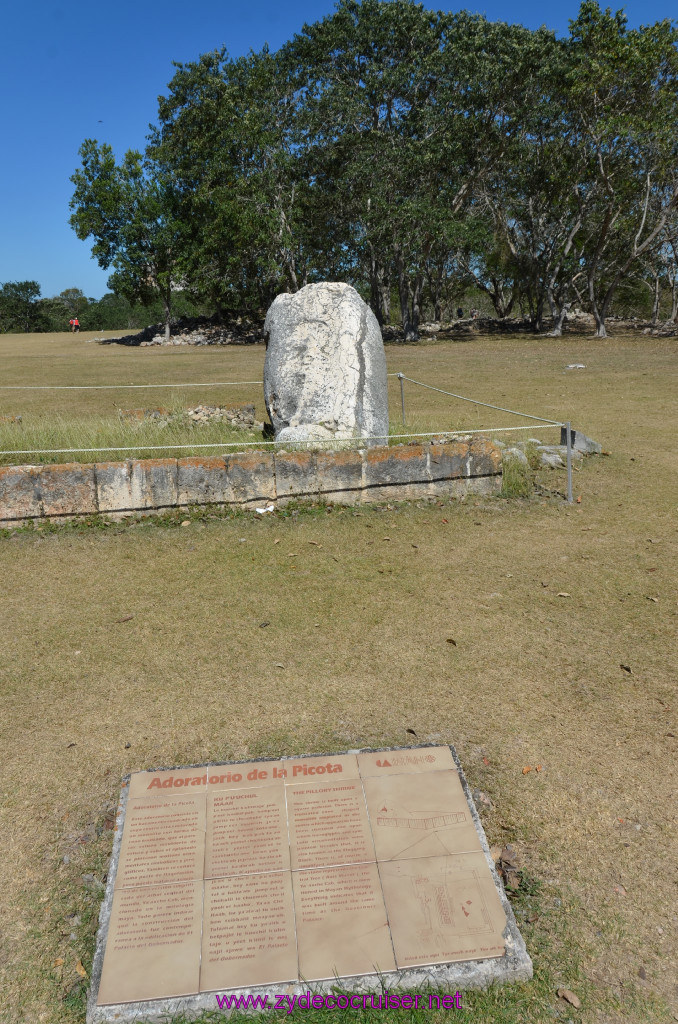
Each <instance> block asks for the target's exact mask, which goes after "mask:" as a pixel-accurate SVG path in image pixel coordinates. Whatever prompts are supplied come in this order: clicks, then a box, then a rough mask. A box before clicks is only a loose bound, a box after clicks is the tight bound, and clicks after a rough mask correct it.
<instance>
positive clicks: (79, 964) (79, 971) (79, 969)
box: [75, 960, 87, 978]
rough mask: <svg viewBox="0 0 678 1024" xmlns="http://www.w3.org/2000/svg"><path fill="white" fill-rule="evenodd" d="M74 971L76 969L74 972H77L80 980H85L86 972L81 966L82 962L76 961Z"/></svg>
mask: <svg viewBox="0 0 678 1024" xmlns="http://www.w3.org/2000/svg"><path fill="white" fill-rule="evenodd" d="M75 969H76V971H77V972H78V974H79V975H80V977H81V978H86V977H87V971H86V970H85V968H84V967H83V966H82V960H78V962H77V964H76V965H75Z"/></svg>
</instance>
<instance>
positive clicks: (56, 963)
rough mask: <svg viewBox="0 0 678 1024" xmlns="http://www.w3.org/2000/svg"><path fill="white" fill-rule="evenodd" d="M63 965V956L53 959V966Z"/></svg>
mask: <svg viewBox="0 0 678 1024" xmlns="http://www.w3.org/2000/svg"><path fill="white" fill-rule="evenodd" d="M63 965H64V958H63V957H62V956H58V957H57V958H56V960H52V967H63Z"/></svg>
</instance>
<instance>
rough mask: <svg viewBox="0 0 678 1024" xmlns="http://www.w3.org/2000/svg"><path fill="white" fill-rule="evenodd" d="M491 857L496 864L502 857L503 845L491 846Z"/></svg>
mask: <svg viewBox="0 0 678 1024" xmlns="http://www.w3.org/2000/svg"><path fill="white" fill-rule="evenodd" d="M490 857H491V858H492V860H493V861H494V863H495V864H496V863H497V861H498V860H500V859H501V846H491V847H490Z"/></svg>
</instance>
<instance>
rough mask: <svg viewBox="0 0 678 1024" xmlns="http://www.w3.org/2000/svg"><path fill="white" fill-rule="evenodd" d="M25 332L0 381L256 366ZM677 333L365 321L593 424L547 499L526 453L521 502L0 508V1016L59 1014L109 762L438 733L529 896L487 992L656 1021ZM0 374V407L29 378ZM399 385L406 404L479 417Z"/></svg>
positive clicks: (479, 378)
mask: <svg viewBox="0 0 678 1024" xmlns="http://www.w3.org/2000/svg"><path fill="white" fill-rule="evenodd" d="M26 337H27V338H28V341H26V343H25V344H24V341H23V340H22V342H21V344H19V342H17V341H16V339H12V340H11V341H8V338H7V336H4V337H2V338H0V353H1V354H2V357H3V364H4V368H5V373H4V382H6V383H9V382H16V383H29V382H36V383H43V382H44V383H47V382H49V381H50V380H55V379H56V380H59V381H65V380H67V379H70V380H72V379H73V375H74V374H75V373H76V372H77V374H78V380H79V381H81V382H87V381H89V380H95V381H99V382H104V381H108V382H120V381H121V380H136V381H148V380H157V381H161V380H180V379H182V377H183V379H191V378H189V377H188V376H187V375H189V374H191V375H193V379H196V380H210V379H212V380H215V379H216V380H259V379H261V377H260V374H261V367H262V362H263V350H262V349H260V348H253V347H249V348H247V349H235V348H227V349H223V350H212V349H208V348H204V349H191V350H189V351H186V352H184V351H179V350H178V349H160V348H158V349H152V348H149V349H143V350H130V349H125V350H122V351H117V350H116V348H115V346H106V347H100V346H93V345H86V344H84V343H83V339H82V338H78V339H75V340H74V339H72V338H63V337H61V338H59V337H55V339H54V340H53V341H49V340H47V341H45V340H43V341H42V342H40V341H39V340H36V337H37V336H33V337H31V336H26ZM50 346H51V347H50ZM677 357H678V344H677V343H676V341H675V340H670V339H667V340H665V339H648V338H642V340H641V339H618V340H614V339H612V340H609V341H606V342H600V341H596V340H595V339H592V338H583V337H581V338H578V337H572V336H570V337H566V338H564V339H560V340H554V339H543V338H542V339H539V338H537V339H535V338H528V337H520V338H506V337H480V338H475V339H473V340H472V341H469V342H465V343H456V344H453V343H440V344H432V345H420V346H412V347H410V346H402V347H400V346H398V347H396V346H389V347H388V349H387V358H388V362H389V370H391V371H402V372H404V373H406V374H407V376H410V377H413V378H415V379H418V380H422V381H427V382H430V383H434V384H435V385H436V386H438V387H442V388H445V389H449V390H451V391H454V392H457V393H461V394H464V395H470V396H473V397H475V398H478V399H480V400H482V401H488V402H492V403H495V404H498V405H508V406H509V407H511V408H517V409H521V410H524V411H527V412H532V413H534V414H536V415H543V416H546V417H553V418H554V419H571V420H572V423H573V426H574V427H575V428H578V429H581V430H583V431H584V432H585V433H587V434H589V435H590V436H592V437H593V438H595V439H596V440H598V441H600V442H601V443H602V444H603V447H604V449H605V450H606V452H608V453H609V454H606V455H605V456H601V457H596V458H590V459H587V460H586V461H585V463H584V465H583V466H582V467H581V469H578V471H577V472H576V475H575V494H576V496H577V497H580V498H581V501H580V502H578V503H576V504H575V505H574V506H571V507H568V506H566V505H564V504H563V503H562V501H561V500H560V499H559V498H558V497H557V496H556V495H555V494H554V493H553V492H557V491H562V490H563V487H564V479H563V476H562V474H561V473H559V472H556V471H552V472H550V473H544V474H542V476H541V477H540V482H541V484H542V487H543V488H545V489H543V490H542V491H540V492H537V493H536V494H535V497H534V498H533V499H531V500H506V499H498V498H495V499H484V500H482V501H481V500H472V499H469V500H468V501H466V502H449V503H444V504H438V503H433V504H426V503H424V502H421V503H414V504H409V505H397V506H393V505H392V506H386V505H383V506H378V507H376V508H363V509H356V510H350V509H347V510H343V509H339V508H336V507H335V508H329V509H324V508H322V509H315V510H313V509H310V510H309V509H304V508H302V509H298V510H297V509H288V510H287V511H286V512H285V513H284V514H283V513H276V514H275V515H272V516H269V517H265V518H262V517H257V516H256V515H254V514H250V513H246V514H240V515H231V516H226V517H218V516H215V517H213V518H211V517H209V516H208V515H202V514H196V515H195V516H190V517H189V523H188V525H186V526H181V525H180V524H181V523H182V522H184V521H186V517H185V515H181V516H179V517H174V518H172V517H168V518H167V519H165V520H163V521H162V522H159V523H149V522H147V521H146V522H139V523H137V524H133V525H130V524H118V525H116V526H113V527H110V528H106V529H104V528H97V527H96V526H92V527H90V528H87V529H84V528H83V529H75V528H72V527H68V526H63V527H60V528H59V529H56V530H53V531H52V530H50V529H48V528H45V529H42V530H35V529H34V530H25V531H5V532H4V533H3V534H2V536H0V578H1V579H2V592H3V600H2V608H3V615H2V622H1V625H0V694H1V706H2V715H1V716H0V749H2V765H3V770H2V785H1V787H0V800H1V805H0V814H1V818H0V828H1V830H2V835H3V838H4V843H3V851H4V856H3V858H2V860H1V861H0V920H1V921H2V927H1V930H0V988H1V989H2V992H3V1003H2V1005H1V1006H0V1020H3V1021H5V1020H6V1021H8V1022H10V1021H11V1022H17V1021H22V1022H23V1021H26V1022H29V1021H30V1022H35V1021H41V1022H42V1021H44V1022H60V1024H61V1022H76V1021H78V1022H79V1021H82V1020H84V1010H83V1005H84V994H85V991H86V985H87V975H88V971H89V968H90V966H91V956H92V953H93V940H94V934H95V931H96V916H97V914H98V906H99V902H100V898H101V885H102V879H103V877H104V875H105V871H106V865H107V858H108V855H109V853H110V843H111V836H112V832H111V831H110V825H111V822H112V815H111V811H112V808H113V807H114V805H115V801H116V799H117V794H118V793H119V789H120V781H121V778H122V776H123V775H124V774H126V773H127V772H130V771H136V770H139V769H142V768H148V767H158V766H163V765H172V764H178V763H196V762H204V761H207V760H210V759H214V760H228V759H229V758H235V757H246V756H247V757H256V756H260V755H261V756H264V755H267V754H271V755H276V754H281V753H300V752H309V753H310V752H325V751H337V750H341V749H346V748H347V747H358V746H382V745H391V744H393V745H399V744H403V743H410V742H411V743H423V742H428V741H434V742H440V743H453V744H454V745H455V747H456V748H457V751H458V752H459V755H460V757H461V760H462V763H463V765H464V768H465V770H466V773H467V776H468V778H469V781H470V782H471V784H472V786H474V787H479V788H480V789H482V790H483V792H484V793H485V794H487V796H488V797H489V799H490V800H491V803H492V807H491V808H486V809H485V810H484V811H483V820H484V824H485V827H486V831H487V833H488V838H489V839H490V842H491V843H496V844H498V845H503V844H505V843H506V842H512V843H513V844H514V846H515V847H516V849H517V850H518V851H519V854H520V857H521V862H522V867H523V872H524V881H525V890H526V891H528V890H529V891H530V892H531V893H532V895H528V898H527V899H526V901H525V902H523V903H522V904H521V916H520V918H519V923H520V925H521V928H522V929H523V932H524V934H525V936H526V939H527V942H528V948H529V949H530V951H531V953H532V956H533V958H534V961H535V968H536V969H537V975H538V976H537V978H536V980H535V982H534V983H532V985H533V987H532V988H530V986H526V987H524V988H523V992H522V996H520V999H522V1002H521V1003H520V1005H521V1007H524V1006H527V1007H528V1008H529V1009H528V1010H524V1009H520V1010H518V1009H516V1006H517V1005H518V1003H517V1002H516V1000H518V998H519V997H518V996H517V995H516V996H512V995H511V994H510V993H508V994H506V993H502V994H501V998H500V1000H499V1002H498V1003H497V1007H498V1008H497V1010H496V1015H495V1016H493V1017H489V1016H487V1015H486V1017H485V1018H483V1019H488V1020H489V1019H494V1020H497V1021H499V1020H501V1021H510V1022H517V1021H519V1020H523V1021H529V1022H530V1024H532V1022H541V1021H553V1020H554V1019H556V1020H562V1021H567V1020H572V1021H577V1022H578V1021H586V1022H589V1021H590V1022H599V1024H603V1022H605V1024H616V1022H621V1021H625V1022H629V1021H649V1022H654V1021H670V1020H673V1019H678V985H677V982H676V979H677V978H678V963H677V961H676V937H677V935H678V909H677V907H678V900H677V898H676V897H677V892H676V873H675V851H676V824H677V817H678V812H677V810H676V805H675V802H674V801H675V792H676V781H677V779H676V761H675V752H676V745H677V740H676V737H677V736H678V724H677V722H676V713H675V711H676V703H675V702H676V692H675V664H676V632H677V631H676V624H677V612H678V605H677V600H676V549H677V547H678V544H677V541H678V533H677V530H678V522H677V521H676V498H677V497H678V488H677V486H676V480H677V479H678V474H677V470H678V456H677V453H676V451H677V450H676V441H675V437H676V418H677V417H676V411H677V410H676V377H677V372H676V371H677V368H678V358H677ZM572 363H582V364H584V365H585V368H584V369H581V370H568V369H566V367H567V365H568V364H572ZM233 390H234V391H236V392H238V394H237V395H230V394H229V399H230V400H232V401H238V400H242V401H248V400H252V389H251V388H243V389H242V394H240V393H239V389H233ZM255 390H256V389H255ZM10 394H11V396H12V397H11V400H10V399H8V397H7V393H6V392H2V391H0V402H1V403H2V404H1V405H0V413H3V412H4V413H7V414H9V413H19V414H21V413H24V414H26V412H27V410H28V411H29V412H30V408H31V407H32V406H31V403H33V402H36V401H37V399H36V398H35V397H34V396H33V397H30V398H27V397H26V396H25V395H24V397H21V398H20V399H18V398H17V394H18V393H16V392H15V393H10ZM22 394H23V393H22ZM89 394H90V396H91V395H96V394H97V393H89ZM99 394H100V393H99ZM193 397H194V396H193V395H191V398H190V399H189V401H190V400H192V399H193ZM202 397H203V396H200V395H198V397H197V400H198V401H199V400H202ZM406 399H407V408H408V425H412V424H414V425H415V426H418V428H419V429H424V427H423V426H419V425H420V424H430V423H435V429H438V428H439V429H444V428H445V426H447V427H448V428H449V427H452V426H455V427H459V426H469V427H470V426H477V427H483V426H487V427H490V426H497V425H501V424H502V423H505V422H507V421H506V420H505V419H501V420H499V419H498V418H497V417H500V416H503V414H494V413H491V412H490V410H478V409H477V407H472V406H468V407H465V406H464V407H462V406H461V405H460V404H459V403H455V402H451V401H450V400H448V399H447V398H445V397H444V396H442V395H438V394H437V393H435V392H431V391H424V390H421V389H417V388H415V386H414V385H407V392H406ZM80 400H81V399H78V401H80ZM43 401H44V398H43ZM50 401H58V402H63V403H66V401H67V399H66V397H64V396H63V394H62V395H60V396H59V397H58V399H52V398H50ZM68 401H69V402H70V401H71V398H70V397H69V398H68ZM82 401H83V402H85V403H90V402H91V403H92V404H91V408H92V410H93V411H97V410H98V409H99V405H98V404H97V403H101V402H102V401H109V398H108V397H106V398H105V399H95V398H94V397H86V398H83V399H82ZM391 401H392V419H393V418H394V412H393V410H394V407H395V412H396V413H397V402H398V401H399V398H398V392H397V390H394V391H393V392H392V397H391ZM130 404H138V405H141V404H142V403H141V402H138V401H136V400H135V402H134V403H130ZM261 405H262V400H261V398H260V397H259V398H258V407H257V412H259V410H260V407H261ZM64 408H70V406H66V404H64ZM540 436H545V437H546V436H550V437H552V436H553V434H552V433H551V434H550V435H547V434H546V433H545V434H544V435H540ZM262 622H269V623H270V624H269V625H268V626H266V627H262V625H261V624H262ZM451 639H452V640H454V641H455V644H452V643H450V642H448V641H449V640H451ZM281 666H282V667H281ZM537 765H540V766H541V770H540V771H537V770H536V766H537ZM528 767H529V768H531V770H529V771H525V769H526V768H528ZM530 907H531V908H532V910H530ZM559 985H562V986H564V987H566V988H568V989H571V990H572V991H574V992H576V994H577V996H578V998H579V999H580V1000H581V1004H582V1006H581V1009H579V1010H577V1009H575V1008H574V1007H573V1006H572V1005H571V1004H568V1003H565V1002H564V1001H563V1000H562V999H559V998H558V997H557V995H556V988H557V986H559ZM498 998H499V997H498ZM512 1000H514V1002H513V1003H512ZM493 1012H494V1011H493ZM470 1019H471V1018H469V1020H470ZM474 1019H475V1020H478V1019H480V1018H479V1017H476V1018H474Z"/></svg>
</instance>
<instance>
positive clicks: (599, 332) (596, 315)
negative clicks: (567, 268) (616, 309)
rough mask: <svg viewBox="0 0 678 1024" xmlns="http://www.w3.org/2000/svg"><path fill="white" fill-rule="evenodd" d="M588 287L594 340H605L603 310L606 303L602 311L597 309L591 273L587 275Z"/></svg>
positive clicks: (604, 304) (605, 305) (604, 305)
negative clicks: (594, 322)
mask: <svg viewBox="0 0 678 1024" xmlns="http://www.w3.org/2000/svg"><path fill="white" fill-rule="evenodd" d="M588 285H589V302H590V303H591V312H592V313H593V319H594V320H595V321H596V338H607V331H606V330H605V310H606V307H607V303H603V308H602V311H601V310H600V309H599V308H598V302H597V300H596V287H595V281H594V278H593V274H592V273H590V274H589V275H588Z"/></svg>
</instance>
